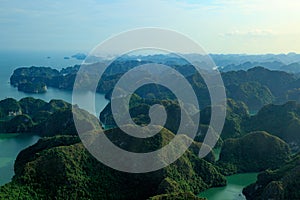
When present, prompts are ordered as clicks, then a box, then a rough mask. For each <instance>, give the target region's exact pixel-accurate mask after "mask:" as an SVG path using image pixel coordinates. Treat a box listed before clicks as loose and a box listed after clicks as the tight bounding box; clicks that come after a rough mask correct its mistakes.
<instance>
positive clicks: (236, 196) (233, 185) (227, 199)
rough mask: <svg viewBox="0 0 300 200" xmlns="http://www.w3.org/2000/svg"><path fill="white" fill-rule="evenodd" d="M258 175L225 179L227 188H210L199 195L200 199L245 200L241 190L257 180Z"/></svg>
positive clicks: (252, 174) (235, 176)
mask: <svg viewBox="0 0 300 200" xmlns="http://www.w3.org/2000/svg"><path fill="white" fill-rule="evenodd" d="M257 175H258V173H243V174H235V175H232V176H228V177H226V179H227V186H225V187H218V188H210V189H208V190H205V191H204V192H202V193H200V194H199V196H200V197H205V198H207V199H209V200H246V198H245V196H244V195H243V193H242V191H243V188H244V187H246V186H248V185H250V184H251V183H254V182H255V181H256V180H257Z"/></svg>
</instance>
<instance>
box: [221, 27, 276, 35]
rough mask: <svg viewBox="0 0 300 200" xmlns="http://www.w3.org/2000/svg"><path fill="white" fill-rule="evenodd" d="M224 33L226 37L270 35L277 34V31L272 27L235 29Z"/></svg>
mask: <svg viewBox="0 0 300 200" xmlns="http://www.w3.org/2000/svg"><path fill="white" fill-rule="evenodd" d="M222 35H223V36H226V37H270V36H274V35H276V33H275V32H274V31H273V30H270V29H253V30H247V31H241V30H234V31H231V32H227V33H225V34H222Z"/></svg>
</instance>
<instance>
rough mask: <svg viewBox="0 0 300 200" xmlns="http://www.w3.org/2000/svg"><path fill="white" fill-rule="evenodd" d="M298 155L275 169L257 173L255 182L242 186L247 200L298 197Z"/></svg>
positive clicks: (299, 159) (299, 162)
mask: <svg viewBox="0 0 300 200" xmlns="http://www.w3.org/2000/svg"><path fill="white" fill-rule="evenodd" d="M299 188H300V155H299V154H298V155H295V156H294V157H293V159H292V160H291V161H290V162H288V163H286V164H285V165H283V166H282V167H280V168H278V169H275V170H267V171H264V172H262V173H260V174H259V175H258V179H257V181H256V183H254V184H251V185H249V186H248V187H246V188H244V190H243V193H244V195H245V196H246V198H247V199H249V200H264V199H274V200H285V199H300V190H299Z"/></svg>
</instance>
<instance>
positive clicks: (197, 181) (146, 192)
mask: <svg viewBox="0 0 300 200" xmlns="http://www.w3.org/2000/svg"><path fill="white" fill-rule="evenodd" d="M106 134H107V135H108V136H109V137H110V139H111V140H112V141H113V142H114V143H116V144H119V145H121V144H120V143H119V142H120V137H119V136H120V135H122V134H124V133H122V132H121V131H120V129H113V130H110V131H109V132H107V133H106ZM173 137H174V135H173V134H172V133H171V132H170V131H168V130H167V129H163V130H162V131H161V132H160V133H159V134H158V135H157V136H156V138H155V139H153V140H151V142H149V141H147V142H144V143H137V144H136V143H133V141H129V140H127V142H125V144H127V146H126V147H125V148H128V149H129V150H135V149H138V148H140V147H143V149H144V150H145V151H146V150H151V149H152V148H153V147H160V146H162V145H163V144H165V143H167V142H168V141H169V140H170V139H171V138H173ZM122 139H126V138H122ZM122 141H123V142H124V140H122ZM195 148H198V150H199V145H198V144H197V143H194V144H193V145H192V147H191V149H190V150H188V151H187V152H186V153H185V154H184V155H183V156H182V157H181V158H180V159H178V160H177V161H175V162H174V163H173V164H171V165H170V166H168V167H166V168H164V169H161V170H158V171H155V172H151V173H145V174H130V173H124V172H119V171H116V170H114V169H111V168H109V167H106V166H105V165H103V164H102V163H100V162H98V161H97V160H96V159H95V158H94V157H92V156H91V155H90V154H89V153H88V152H87V150H86V149H85V148H84V146H83V145H82V144H81V143H79V139H78V138H77V137H75V136H56V137H52V138H43V139H41V140H40V141H39V142H38V143H37V144H35V145H33V146H31V147H29V148H27V149H25V150H23V151H22V152H21V153H20V154H19V155H18V157H17V160H16V163H15V172H16V175H15V176H14V178H13V180H12V182H10V183H8V184H6V185H5V186H3V187H1V188H0V199H128V200H129V199H130V200H131V199H148V198H150V197H153V198H152V199H173V197H174V194H178V196H177V195H176V196H177V199H199V198H197V197H196V196H194V194H198V193H199V192H200V191H203V190H205V189H207V188H209V187H216V186H223V185H225V184H226V180H225V178H224V176H223V175H221V174H220V173H219V172H218V170H217V169H216V168H215V167H214V166H213V165H212V164H211V163H209V162H207V161H205V160H203V159H199V158H198V157H197V155H196V154H195V153H194V150H195ZM157 195H158V196H157ZM154 196H155V197H154Z"/></svg>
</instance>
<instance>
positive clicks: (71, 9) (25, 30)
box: [0, 0, 300, 54]
mask: <svg viewBox="0 0 300 200" xmlns="http://www.w3.org/2000/svg"><path fill="white" fill-rule="evenodd" d="M0 3H1V7H0V11H1V12H0V29H1V32H0V43H1V46H0V49H1V50H2V51H3V50H26V51H27V50H33V51H48V50H49V51H72V52H73V51H74V52H89V51H90V50H91V49H92V48H94V47H95V46H96V45H97V44H98V43H100V42H102V41H103V40H105V39H107V38H110V37H112V36H114V35H116V34H118V33H120V32H123V31H126V30H130V29H136V28H140V27H159V28H167V29H171V30H175V31H178V32H180V33H182V34H184V35H187V36H188V37H190V38H191V39H193V40H194V41H196V42H197V43H198V44H200V46H202V47H203V49H204V50H205V51H206V52H208V53H213V54H269V53H272V54H280V53H284V54H286V53H289V52H298V53H299V52H300V37H298V35H299V34H300V28H298V25H299V22H300V13H299V12H298V8H299V6H300V2H299V1H297V0H287V1H278V0H275V1H273V0H272V1H271V0H266V1H263V2H262V1H258V0H252V1H244V0H226V1H225V0H212V1H207V0H205V1H201V2H197V1H195V0H184V1H178V0H153V1H138V0H113V1H106V0H105V1H99V0H85V1H83V0H80V1H76V2H74V1H69V0H68V1H49V0H47V1H37V0H31V1H21V0H12V1H9V0H0Z"/></svg>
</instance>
